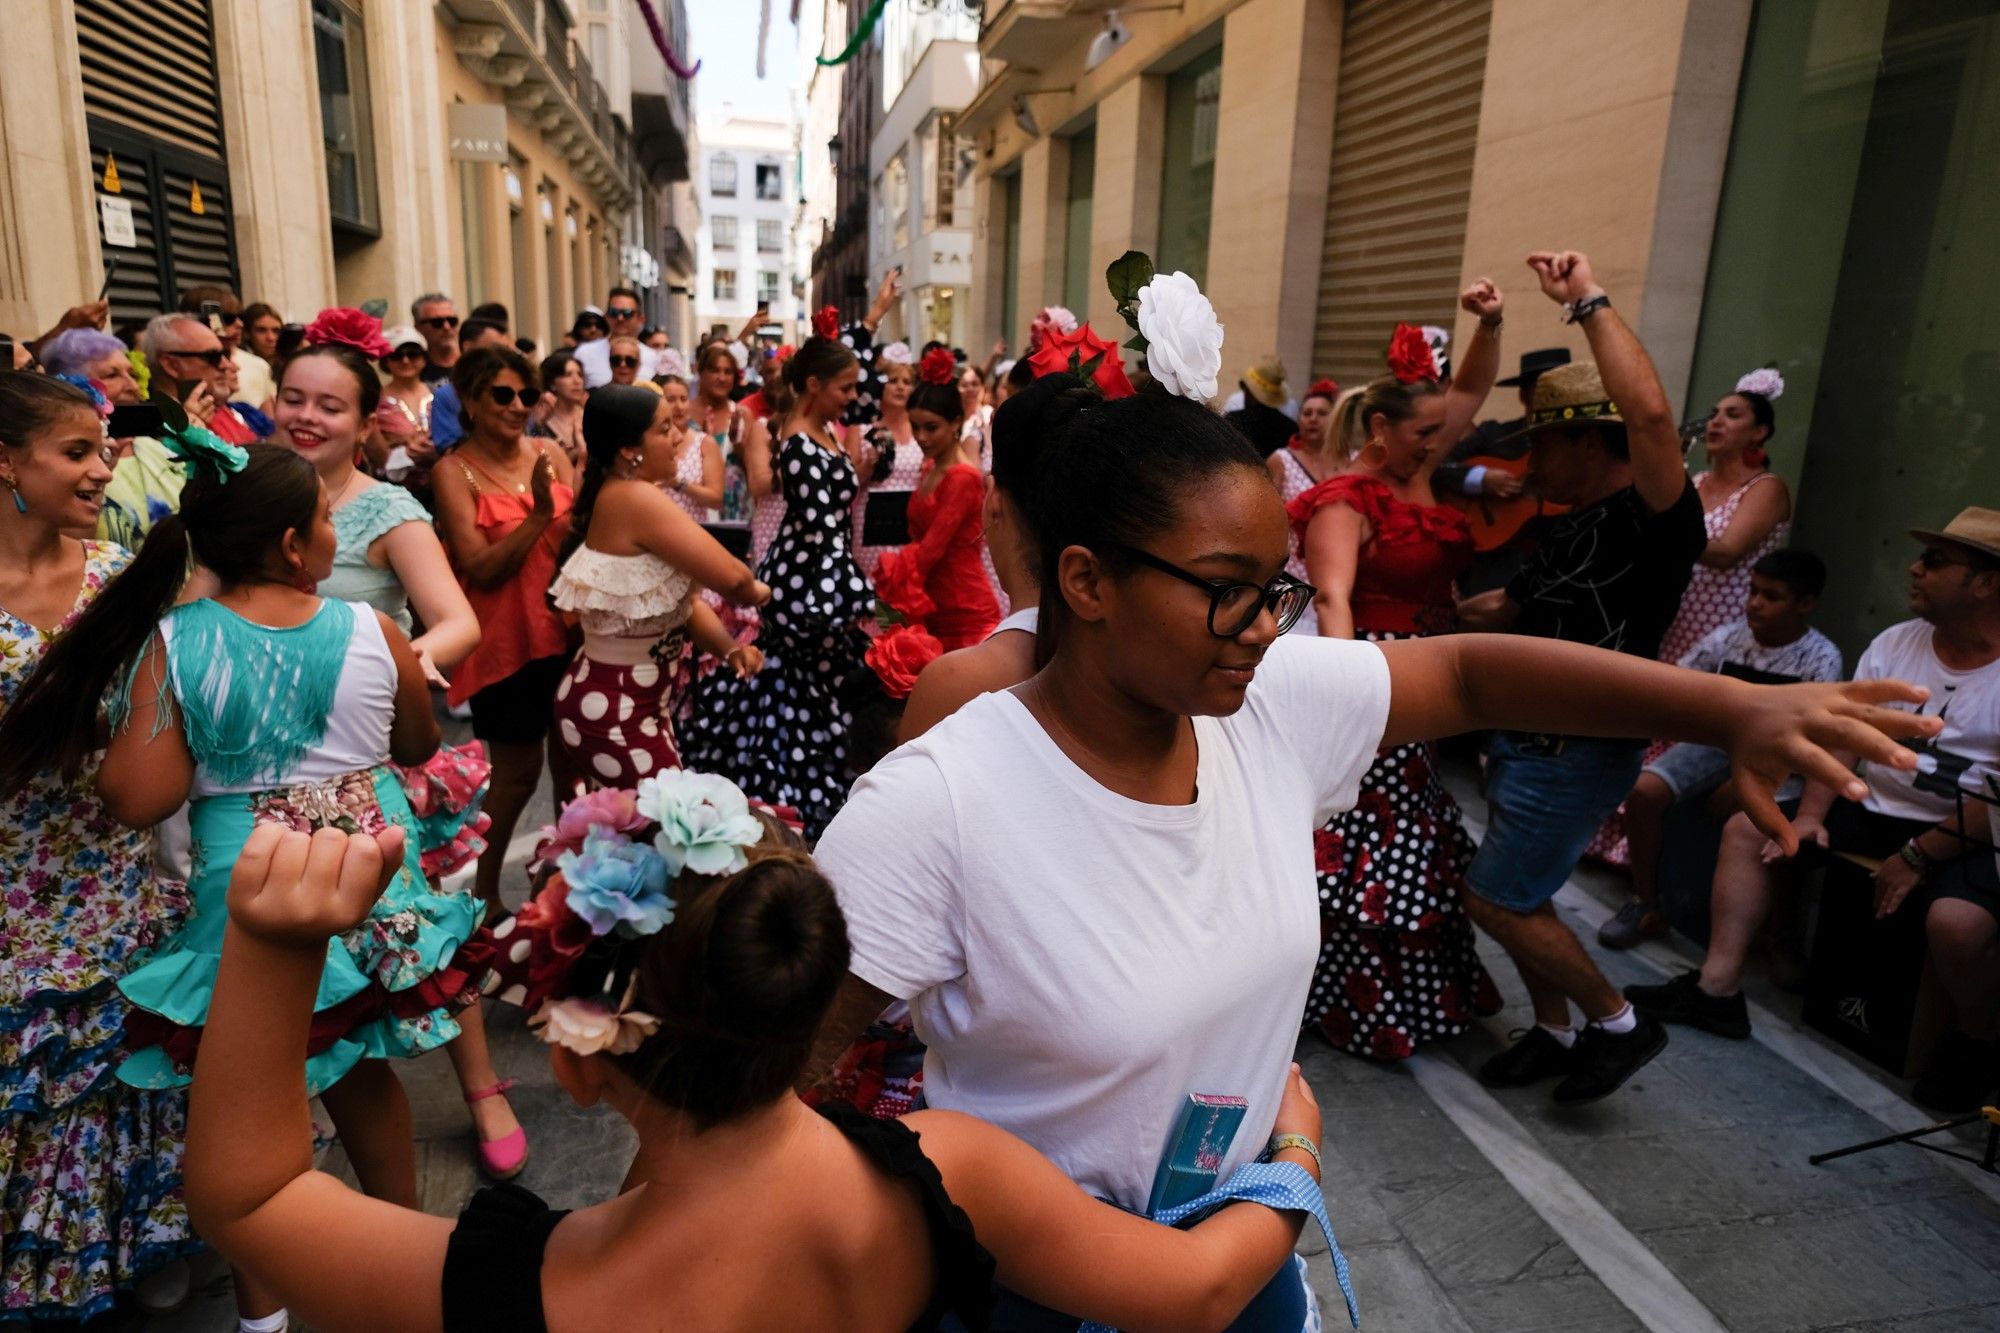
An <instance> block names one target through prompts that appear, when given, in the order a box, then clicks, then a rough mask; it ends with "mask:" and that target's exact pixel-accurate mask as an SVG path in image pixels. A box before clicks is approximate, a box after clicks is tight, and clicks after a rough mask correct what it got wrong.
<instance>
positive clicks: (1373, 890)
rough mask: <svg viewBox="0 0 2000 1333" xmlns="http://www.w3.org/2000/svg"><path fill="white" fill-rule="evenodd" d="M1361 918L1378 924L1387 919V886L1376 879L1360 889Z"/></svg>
mask: <svg viewBox="0 0 2000 1333" xmlns="http://www.w3.org/2000/svg"><path fill="white" fill-rule="evenodd" d="M1360 910H1361V919H1362V920H1363V921H1366V922H1367V923H1368V924H1369V925H1371V926H1379V925H1381V924H1382V923H1383V922H1384V921H1387V920H1388V919H1389V886H1388V885H1387V884H1384V883H1382V882H1381V881H1380V880H1376V881H1375V882H1374V883H1372V884H1370V885H1368V887H1367V888H1365V889H1363V890H1361V909H1360Z"/></svg>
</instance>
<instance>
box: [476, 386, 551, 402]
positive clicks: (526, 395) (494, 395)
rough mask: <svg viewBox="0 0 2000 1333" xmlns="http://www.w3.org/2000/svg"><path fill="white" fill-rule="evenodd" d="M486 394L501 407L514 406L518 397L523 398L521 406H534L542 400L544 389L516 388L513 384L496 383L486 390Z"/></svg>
mask: <svg viewBox="0 0 2000 1333" xmlns="http://www.w3.org/2000/svg"><path fill="white" fill-rule="evenodd" d="M486 396H487V397H488V398H491V399H492V400H493V401H494V402H496V403H498V404H499V405H500V406H501V407H512V406H513V405H514V400H515V399H516V398H519V399H520V400H521V406H523V407H533V406H534V405H535V404H536V403H537V402H540V401H541V397H542V391H541V390H540V389H516V388H514V387H512V386H511V385H506V384H495V385H492V386H491V387H489V388H488V389H487V390H486Z"/></svg>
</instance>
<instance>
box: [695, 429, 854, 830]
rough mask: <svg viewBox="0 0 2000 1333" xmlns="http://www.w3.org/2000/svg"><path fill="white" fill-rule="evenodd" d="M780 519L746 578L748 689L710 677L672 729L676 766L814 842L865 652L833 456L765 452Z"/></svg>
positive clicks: (846, 504) (794, 442)
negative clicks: (677, 741)
mask: <svg viewBox="0 0 2000 1333" xmlns="http://www.w3.org/2000/svg"><path fill="white" fill-rule="evenodd" d="M772 465H773V468H774V469H775V472H776V476H777V481H778V485H779V488H780V489H781V490H782V491H783V492H784V496H785V519H784V523H783V525H782V526H781V527H780V528H779V529H778V535H777V538H776V539H775V540H774V541H773V542H772V543H771V549H770V550H768V551H766V552H765V553H764V559H763V561H762V563H761V564H759V566H758V569H757V576H758V577H759V578H761V579H763V580H764V582H766V583H768V584H770V585H771V601H770V604H769V605H768V606H766V607H764V608H763V629H762V631H761V632H760V634H759V637H758V640H757V646H758V647H759V648H761V649H763V650H764V669H763V670H762V671H761V672H759V673H758V674H757V675H755V676H753V677H751V678H750V679H749V680H738V679H737V678H736V676H735V674H734V673H733V672H727V671H718V672H716V673H714V674H713V675H711V676H709V677H708V678H707V679H706V680H704V681H702V682H701V684H700V685H699V686H698V687H697V689H696V691H695V695H694V698H693V700H692V702H691V704H690V706H689V710H688V717H687V720H686V722H685V723H684V724H683V725H682V727H681V755H682V762H683V763H685V764H686V766H687V767H689V768H694V769H700V770H702V771H704V772H710V773H720V774H722V775H723V776H724V777H727V778H729V779H730V780H731V781H733V782H735V783H736V784H737V785H738V786H739V787H741V788H743V790H744V791H745V792H746V793H747V794H749V795H750V796H751V797H752V798H753V799H756V800H760V801H766V802H768V803H770V804H772V805H778V806H789V807H791V808H792V809H794V810H796V811H798V813H799V817H800V818H801V819H802V820H803V821H804V823H805V829H806V835H807V837H809V838H817V837H818V836H819V833H820V830H822V829H824V828H825V827H826V825H827V821H829V820H831V819H832V818H833V816H834V814H835V812H837V811H838V810H839V809H840V807H841V805H842V804H843V803H844V802H845V801H846V799H847V782H846V779H845V777H844V774H845V771H846V760H847V722H848V719H847V716H846V714H845V713H844V712H843V711H842V709H841V707H840V703H839V698H838V690H839V687H840V682H841V680H842V679H843V678H844V677H846V676H847V675H848V674H849V673H850V672H853V671H856V670H858V669H860V667H861V665H862V661H861V655H862V653H863V652H864V651H865V650H866V648H867V646H868V640H867V636H866V634H865V632H864V631H863V630H862V628H861V626H860V622H861V621H862V620H863V619H864V618H865V617H867V616H869V615H871V614H872V613H873V612H874V609H875V594H874V591H873V589H871V588H870V587H869V584H868V580H867V579H866V578H864V577H862V574H861V570H860V568H859V567H858V566H857V565H856V564H855V563H854V554H853V550H852V546H851V533H852V524H851V521H850V518H851V514H852V506H853V504H854V496H855V492H856V490H857V489H858V486H857V483H856V481H855V477H854V469H853V467H852V466H851V465H850V464H849V463H848V461H847V457H846V455H845V454H836V453H831V452H829V451H827V450H826V449H825V448H823V447H821V446H820V445H819V444H818V443H817V442H816V441H814V440H813V438H812V437H811V436H809V435H805V434H803V433H801V434H795V435H791V436H788V437H786V439H785V440H784V441H783V442H782V443H781V444H779V445H778V447H777V450H776V452H775V454H774V455H773V459H772Z"/></svg>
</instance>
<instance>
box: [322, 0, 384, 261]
mask: <svg viewBox="0 0 2000 1333" xmlns="http://www.w3.org/2000/svg"><path fill="white" fill-rule="evenodd" d="M312 25H313V54H314V57H315V64H316V65H317V66H318V70H319V121H320V134H321V136H322V137H323V138H324V139H325V141H326V201H327V212H328V215H329V216H330V217H331V218H332V220H333V224H334V225H335V226H336V227H344V228H347V229H350V230H356V231H362V232H366V233H369V234H371V235H373V234H374V233H376V231H377V230H378V229H379V227H380V225H381V217H380V213H379V211H378V209H377V207H376V200H375V133H374V127H373V125H372V124H371V123H370V121H369V117H368V46H367V42H366V41H365V39H364V36H363V29H362V26H361V12H360V10H359V9H357V8H356V7H355V6H354V5H352V4H350V3H348V0H312Z"/></svg>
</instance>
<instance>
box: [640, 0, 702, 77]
mask: <svg viewBox="0 0 2000 1333" xmlns="http://www.w3.org/2000/svg"><path fill="white" fill-rule="evenodd" d="M633 3H634V4H636V5H638V6H639V12H640V13H641V14H644V15H645V16H646V31H647V32H650V33H652V34H653V45H654V46H656V47H658V48H659V49H660V58H661V59H662V60H664V61H666V62H667V68H668V69H670V70H672V71H673V72H674V73H675V74H676V75H678V76H679V77H680V78H683V79H691V78H693V77H694V76H695V75H696V74H699V73H700V72H701V62H700V61H699V60H697V61H695V62H694V64H693V65H692V66H689V65H683V64H682V63H681V62H680V58H679V57H678V56H676V55H675V54H674V49H673V47H671V46H669V45H668V44H667V34H666V30H665V29H663V28H662V27H660V16H659V15H658V14H657V13H655V12H654V10H653V0H633Z"/></svg>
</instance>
